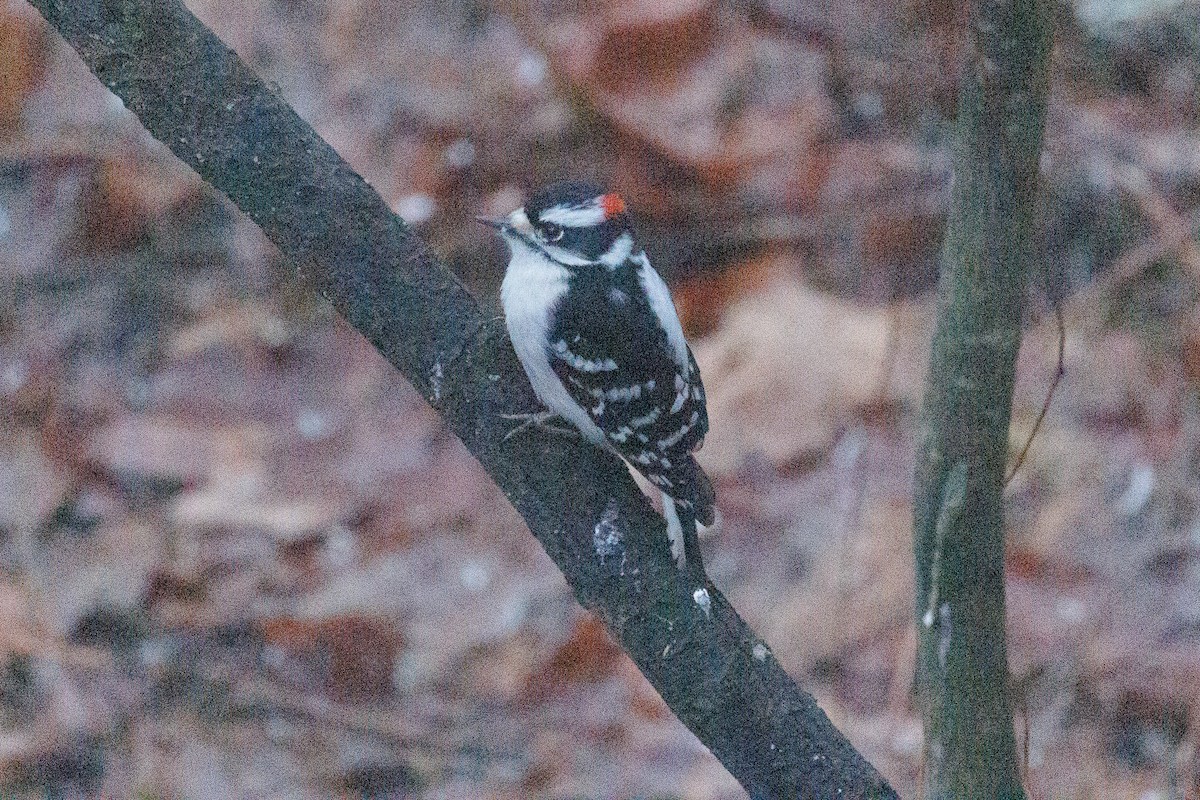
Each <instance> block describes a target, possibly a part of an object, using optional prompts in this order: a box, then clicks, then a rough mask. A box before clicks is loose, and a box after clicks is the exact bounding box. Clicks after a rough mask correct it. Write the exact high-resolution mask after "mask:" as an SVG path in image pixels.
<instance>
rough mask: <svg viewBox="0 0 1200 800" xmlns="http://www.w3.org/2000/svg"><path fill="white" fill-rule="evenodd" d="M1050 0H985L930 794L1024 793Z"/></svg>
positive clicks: (973, 119)
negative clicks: (1020, 472)
mask: <svg viewBox="0 0 1200 800" xmlns="http://www.w3.org/2000/svg"><path fill="white" fill-rule="evenodd" d="M1051 12H1052V8H1051V4H1050V3H1049V0H974V2H973V3H972V9H971V19H970V23H969V33H968V37H967V49H966V61H965V65H964V74H963V79H962V88H961V93H960V97H959V106H958V125H957V143H956V150H955V157H954V176H955V177H954V192H953V197H952V200H951V207H950V219H949V225H948V228H947V232H946V242H945V247H944V249H943V252H942V274H941V281H940V284H939V287H938V319H937V328H936V332H935V334H934V340H933V355H932V360H931V364H930V371H929V377H928V383H927V385H926V394H925V405H924V410H923V414H922V421H921V448H920V454H919V456H918V460H917V470H916V497H915V508H914V550H915V556H916V570H917V581H916V585H917V596H916V615H917V624H918V627H919V629H920V647H919V650H918V654H917V698H918V702H919V704H920V707H921V712H922V715H923V718H924V724H925V752H924V762H925V771H924V772H925V796H926V797H927V798H937V799H938V800H943V799H944V800H955V799H957V798H981V799H982V798H987V800H993V798H1005V799H1007V798H1018V797H1023V796H1024V793H1023V791H1022V789H1021V783H1020V777H1019V774H1018V768H1017V756H1016V744H1015V739H1014V735H1013V724H1012V706H1011V702H1010V699H1009V690H1008V664H1007V659H1006V654H1005V645H1004V528H1003V509H1002V506H1001V494H1002V491H1003V483H1004V469H1005V462H1006V457H1007V450H1008V425H1009V414H1010V406H1011V402H1012V389H1013V372H1014V365H1015V362H1016V357H1017V350H1018V348H1019V347H1020V342H1021V315H1022V308H1023V305H1024V302H1023V301H1024V294H1025V285H1026V275H1027V272H1028V261H1029V257H1030V248H1029V241H1030V238H1031V234H1032V231H1033V213H1034V201H1035V194H1036V187H1037V170H1038V160H1039V155H1040V152H1041V144H1042V129H1043V124H1044V120H1045V109H1046V94H1047V63H1048V61H1049V54H1050V44H1051V39H1052V34H1051V29H1052V25H1051Z"/></svg>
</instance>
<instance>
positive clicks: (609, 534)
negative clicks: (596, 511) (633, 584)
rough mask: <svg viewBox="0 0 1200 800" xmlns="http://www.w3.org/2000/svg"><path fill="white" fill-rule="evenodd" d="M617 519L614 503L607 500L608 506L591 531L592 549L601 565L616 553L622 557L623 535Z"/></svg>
mask: <svg viewBox="0 0 1200 800" xmlns="http://www.w3.org/2000/svg"><path fill="white" fill-rule="evenodd" d="M617 518H618V509H617V504H616V501H614V500H609V501H608V505H607V506H605V508H604V515H603V516H602V517H600V521H599V522H597V523H596V527H595V528H594V529H593V530H592V547H593V548H595V550H596V555H597V556H599V557H600V563H601V564H603V563H604V559H606V558H610V557H612V556H615V555H617V554H618V553H619V554H621V555H624V549H625V548H624V545H623V539H624V533H623V532H622V531H621V527H620V526H619V525H618V524H617Z"/></svg>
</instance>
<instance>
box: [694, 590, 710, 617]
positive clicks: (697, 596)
mask: <svg viewBox="0 0 1200 800" xmlns="http://www.w3.org/2000/svg"><path fill="white" fill-rule="evenodd" d="M692 602H694V603H695V604H696V605H698V606H700V610H701V611H703V612H704V617H705V619H711V618H712V598H711V597H709V596H708V589H705V588H704V587H703V586H701V587H700V588H699V589H697V590H696V591H694V592H692Z"/></svg>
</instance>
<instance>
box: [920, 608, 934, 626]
mask: <svg viewBox="0 0 1200 800" xmlns="http://www.w3.org/2000/svg"><path fill="white" fill-rule="evenodd" d="M921 624H922V625H924V626H925V627H926V628H932V627H933V609H932V608H931V609H928V610H927V611H926V612H925V616H923V617H921Z"/></svg>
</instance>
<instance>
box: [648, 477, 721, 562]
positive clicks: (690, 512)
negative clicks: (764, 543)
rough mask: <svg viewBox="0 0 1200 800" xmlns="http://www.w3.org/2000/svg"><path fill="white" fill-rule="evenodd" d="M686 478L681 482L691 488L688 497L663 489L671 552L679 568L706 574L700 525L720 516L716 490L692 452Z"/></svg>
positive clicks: (710, 522) (712, 522) (707, 524)
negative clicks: (717, 507)
mask: <svg viewBox="0 0 1200 800" xmlns="http://www.w3.org/2000/svg"><path fill="white" fill-rule="evenodd" d="M688 466H689V467H690V469H688V470H687V472H688V473H689V474H688V475H687V479H686V480H685V481H682V482H680V484H681V485H682V486H686V487H687V489H688V492H687V494H688V496H686V497H672V496H671V495H669V494H667V493H666V492H663V496H662V498H663V516H664V517H665V518H666V520H667V537H668V538H669V539H670V541H671V555H672V556H674V558H675V563H676V564H677V565H678V566H679V568H680V569H690V570H691V571H692V572H693V574H695V575H697V576H698V577H700V578H703V576H704V560H703V558H702V557H701V555H700V537H699V536H698V535H697V527H698V526H703V527H706V528H707V527H710V526H712V525H713V524H714V523H715V522H716V520H717V509H716V500H717V495H716V491H715V490H714V489H713V485H712V481H711V480H709V478H708V476H707V475H705V474H704V470H702V469H700V466H699V465H698V464H697V463H696V462H695V461H694V460H693V459H692V458H691V457H690V456H689V457H688Z"/></svg>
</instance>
